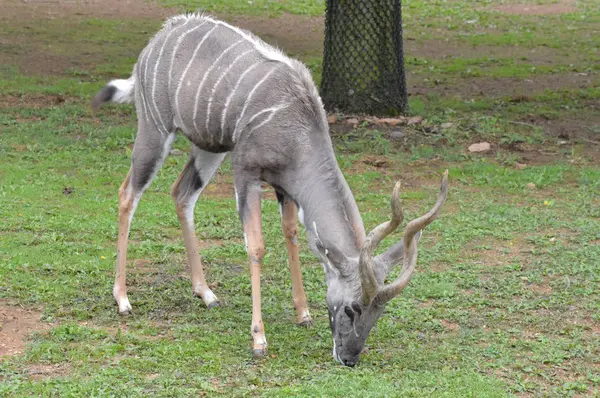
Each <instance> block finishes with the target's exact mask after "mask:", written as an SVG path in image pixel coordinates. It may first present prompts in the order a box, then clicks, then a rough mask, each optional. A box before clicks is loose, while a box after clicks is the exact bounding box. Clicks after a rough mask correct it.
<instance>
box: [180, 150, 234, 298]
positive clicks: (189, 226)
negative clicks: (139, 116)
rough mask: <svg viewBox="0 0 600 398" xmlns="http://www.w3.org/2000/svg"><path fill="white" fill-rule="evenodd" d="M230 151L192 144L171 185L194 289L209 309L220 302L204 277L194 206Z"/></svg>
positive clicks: (195, 293) (195, 294) (194, 292)
mask: <svg viewBox="0 0 600 398" xmlns="http://www.w3.org/2000/svg"><path fill="white" fill-rule="evenodd" d="M226 155H227V153H211V152H206V151H203V150H201V149H199V148H198V147H196V146H194V145H192V149H191V152H190V159H189V161H188V163H187V164H186V166H185V168H184V169H183V171H182V172H181V174H180V175H179V178H177V181H175V183H174V184H173V186H172V188H171V195H172V196H173V200H174V201H175V207H176V208H177V216H178V217H179V222H180V223H181V229H182V232H183V241H184V243H185V250H186V252H187V258H188V263H189V266H190V273H191V277H192V292H193V294H194V296H196V297H200V298H202V300H203V301H204V303H205V304H206V306H207V307H208V308H209V309H210V308H213V307H215V306H217V305H218V304H219V301H218V299H217V296H215V295H214V293H213V292H212V291H211V290H210V288H209V287H208V285H207V283H206V279H205V278H204V271H203V269H202V262H201V260H200V253H199V251H198V243H197V241H196V231H195V226H194V207H195V205H196V201H197V200H198V197H199V196H200V193H201V192H202V190H203V189H204V187H205V186H206V185H207V184H208V182H209V181H210V179H211V178H212V177H213V175H214V174H215V172H216V171H217V169H218V168H219V165H220V164H221V162H222V161H223V159H224V158H225V156H226Z"/></svg>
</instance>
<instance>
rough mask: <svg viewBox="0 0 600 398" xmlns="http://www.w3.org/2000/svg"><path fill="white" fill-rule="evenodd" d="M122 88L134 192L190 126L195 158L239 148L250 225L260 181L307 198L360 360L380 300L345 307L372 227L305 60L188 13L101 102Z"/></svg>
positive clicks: (312, 231) (330, 293)
mask: <svg viewBox="0 0 600 398" xmlns="http://www.w3.org/2000/svg"><path fill="white" fill-rule="evenodd" d="M128 84H130V85H129V86H128ZM118 86H119V87H125V89H123V90H120V91H119V90H117V92H116V93H115V96H120V97H119V98H126V97H127V95H131V93H128V92H127V90H133V91H134V94H135V95H134V96H133V97H134V98H135V106H136V110H137V114H138V135H137V138H136V143H135V147H134V150H133V154H132V168H131V181H132V182H131V183H132V186H133V189H136V195H137V194H139V195H141V192H143V190H144V189H145V188H146V187H147V186H148V184H149V182H147V181H145V176H150V177H152V176H153V175H154V174H155V173H156V171H157V170H158V168H159V167H160V164H161V163H162V161H163V159H164V156H165V155H166V153H168V146H169V145H170V141H171V140H172V138H168V137H170V136H172V135H173V134H174V133H175V132H181V133H182V134H184V135H185V136H186V137H187V138H188V139H189V140H190V141H191V143H192V145H193V147H195V148H196V150H195V151H194V150H193V151H192V154H191V159H190V164H191V165H193V164H196V163H194V162H195V156H196V155H194V153H200V152H201V151H200V152H199V150H202V151H206V152H213V153H223V152H229V153H230V155H231V163H232V167H233V172H234V176H235V177H234V180H235V185H236V192H238V194H239V195H240V198H238V206H239V209H238V210H239V212H240V217H241V218H242V222H243V221H244V217H245V215H244V212H245V211H246V209H245V205H244V203H245V200H246V195H247V192H249V191H250V190H251V187H252V186H253V185H256V184H258V183H260V182H261V181H264V182H267V183H269V184H271V185H273V186H274V187H276V189H277V190H278V191H280V192H281V193H282V194H285V195H287V196H289V197H290V198H291V199H293V200H294V201H295V202H296V203H297V204H298V205H299V207H300V208H301V209H302V211H303V212H304V224H305V226H306V229H307V234H308V241H309V244H310V246H311V248H312V250H313V252H314V253H315V254H316V255H317V256H318V257H319V258H320V259H321V260H322V261H323V263H324V268H325V273H326V282H327V285H328V290H327V303H328V308H329V312H330V319H331V318H332V317H333V321H332V332H333V334H334V341H335V347H336V348H335V349H334V351H335V352H334V357H335V358H336V360H338V361H340V362H342V363H344V364H346V365H350V366H353V365H354V364H356V363H357V362H358V358H359V355H360V352H361V350H362V348H363V346H364V343H365V340H366V338H367V336H368V334H369V332H370V330H371V328H372V327H373V325H374V324H375V322H376V321H377V319H378V318H379V316H380V315H381V313H382V311H383V306H376V305H373V306H372V307H369V308H362V310H361V313H360V315H359V314H356V316H354V318H353V319H350V318H349V316H348V313H349V312H348V311H344V310H342V309H344V308H345V307H346V306H348V307H350V308H352V306H353V304H354V305H356V303H357V302H359V298H360V280H359V275H358V257H359V254H360V250H361V247H362V244H363V242H364V240H365V230H364V226H363V222H362V219H361V216H360V214H359V211H358V207H357V205H356V203H355V201H354V198H353V196H352V193H351V191H350V188H349V187H348V184H347V182H346V180H345V179H344V177H343V175H342V172H341V171H340V168H339V166H338V164H337V161H336V158H335V155H334V152H333V147H332V143H331V139H330V137H329V132H328V125H327V120H326V114H325V111H324V109H323V105H322V103H321V99H320V97H319V95H318V92H317V89H316V87H315V85H314V83H313V81H312V78H311V76H310V73H309V71H308V70H307V69H306V67H305V66H304V65H303V64H302V63H300V62H299V61H296V60H293V59H290V58H288V57H286V56H285V55H283V54H282V53H281V52H279V50H277V49H275V48H273V47H271V46H269V45H267V44H266V43H264V42H263V41H262V40H260V39H259V38H257V37H256V36H254V35H252V34H250V33H248V32H245V31H242V30H240V29H237V28H234V27H232V26H230V25H227V24H225V23H223V22H220V21H217V20H214V19H212V18H210V17H207V16H204V15H200V14H191V15H181V16H177V17H174V18H171V19H169V20H168V21H167V22H166V23H165V24H164V26H163V28H162V30H160V31H159V32H158V33H157V34H156V35H155V36H154V37H153V38H152V39H151V40H150V42H149V44H148V45H147V46H146V48H145V49H144V50H143V51H142V53H141V54H140V57H139V59H138V61H137V63H136V65H135V67H134V70H133V75H132V77H131V78H130V79H129V80H128V81H125V80H119V81H113V82H110V83H109V84H108V86H107V87H108V88H105V89H103V91H101V92H100V94H99V95H98V96H97V97H96V103H95V104H96V105H97V102H102V101H111V100H114V98H112V97H111V98H108V97H109V96H108V93H109V92H113V91H114V90H113V87H118ZM128 87H129V88H128ZM121 91H122V92H121ZM220 160H221V159H216V160H215V162H214V165H213V166H211V170H212V169H213V168H214V169H216V167H217V166H218V162H220ZM190 167H191V166H190ZM190 170H192V171H193V169H190ZM198 172H199V173H201V172H202V171H201V170H198ZM186 178H188V179H189V180H190V181H198V180H195V179H194V178H192V177H191V176H190V177H186ZM200 181H202V183H203V184H204V185H206V184H207V183H208V181H206V180H205V179H204V178H202V179H201V180H200ZM191 183H192V182H190V184H191ZM136 184H137V185H136ZM188 196H191V193H190V194H189V195H188ZM194 203H195V202H194ZM398 247H400V248H401V247H402V245H401V244H400V246H397V247H396V249H394V250H393V252H390V253H388V254H385V253H384V254H385V258H384V259H385V261H382V264H383V263H385V270H386V273H387V269H388V268H391V267H392V266H393V265H395V263H397V262H399V261H401V260H402V256H401V250H400V251H399V249H398ZM376 260H377V259H376ZM392 262H394V264H392ZM384 277H385V275H379V278H378V279H381V280H383V278H384ZM355 308H356V307H355ZM349 329H352V333H350V334H349V335H348V334H347V332H348V331H349Z"/></svg>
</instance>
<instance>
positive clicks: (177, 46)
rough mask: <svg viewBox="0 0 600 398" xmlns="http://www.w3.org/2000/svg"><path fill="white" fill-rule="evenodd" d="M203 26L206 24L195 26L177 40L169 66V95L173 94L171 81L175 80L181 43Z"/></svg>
mask: <svg viewBox="0 0 600 398" xmlns="http://www.w3.org/2000/svg"><path fill="white" fill-rule="evenodd" d="M190 20H191V19H188V21H190ZM182 26H183V25H182ZM201 26H204V24H203V23H201V24H200V25H198V26H194V27H193V28H192V29H189V30H187V31H185V32H183V34H182V35H181V36H179V37H178V38H177V42H176V43H175V47H174V48H173V53H172V54H171V63H170V64H169V82H168V84H167V87H168V90H169V93H170V92H171V81H172V80H173V63H174V61H175V55H176V54H177V50H178V49H179V46H180V45H181V42H182V41H183V39H185V37H186V36H187V35H189V34H190V33H192V32H193V31H194V30H196V29H198V28H199V27H201Z"/></svg>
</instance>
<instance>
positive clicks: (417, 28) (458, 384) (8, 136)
mask: <svg viewBox="0 0 600 398" xmlns="http://www.w3.org/2000/svg"><path fill="white" fill-rule="evenodd" d="M502 3H508V2H502ZM513 3H514V2H513ZM536 3H547V2H539V1H538V2H536ZM165 4H167V2H166V1H165ZM168 4H172V5H173V4H175V3H173V2H171V3H168ZM186 4H187V5H188V6H189V7H190V8H192V7H195V6H197V5H198V6H202V5H204V6H212V7H213V8H212V9H210V11H213V12H217V13H227V12H235V13H236V14H237V13H246V14H249V15H252V16H256V15H259V14H260V15H265V14H268V15H271V16H277V15H280V14H281V13H282V12H293V13H297V14H301V15H319V14H320V13H322V3H319V2H315V3H309V2H302V3H301V2H255V3H253V4H249V3H248V2H226V1H222V2H211V3H210V4H209V3H208V2H200V1H197V2H195V3H193V4H191V3H189V2H186ZM496 4H499V2H491V1H485V2H475V1H470V0H460V1H451V2H445V1H427V2H425V1H414V2H406V3H405V4H404V10H405V14H404V16H405V24H406V25H405V28H406V35H407V36H406V37H407V38H408V39H409V40H412V39H414V40H416V41H418V42H423V43H425V42H430V43H434V42H435V43H438V45H439V44H440V43H441V44H443V43H444V42H443V41H439V42H438V41H437V40H439V39H440V38H441V37H443V38H444V39H445V38H448V39H449V42H451V43H452V45H457V46H458V47H459V48H464V47H461V46H472V47H473V49H472V51H473V53H472V55H469V56H456V55H451V56H448V57H439V56H435V54H434V55H431V56H425V55H424V56H419V57H415V58H407V68H408V70H409V71H410V72H411V73H412V75H411V76H412V78H414V76H416V77H417V78H422V79H424V78H428V79H429V81H430V83H429V85H430V86H429V87H430V88H432V91H431V92H429V93H427V94H425V95H413V96H411V97H410V108H411V113H412V114H419V115H422V116H424V117H425V121H424V122H423V123H422V124H421V125H417V126H414V127H406V128H403V131H404V132H405V139H404V140H403V141H391V140H389V139H388V134H387V131H378V130H373V127H370V126H363V127H361V128H360V129H357V130H354V131H352V132H350V133H348V134H346V135H344V136H335V137H334V143H335V146H336V152H337V156H338V161H339V163H340V165H341V167H342V170H343V172H344V174H345V176H346V178H347V180H348V182H349V184H350V186H351V188H352V190H353V192H354V193H355V198H356V200H357V202H358V205H359V208H360V210H361V214H362V215H363V219H364V222H365V225H366V227H367V229H371V228H373V227H374V226H376V225H378V224H379V223H381V222H382V221H384V220H386V219H387V217H389V211H388V206H389V195H390V193H391V188H392V187H393V184H394V182H395V181H396V180H397V179H403V180H404V181H405V184H404V189H403V192H402V198H403V202H404V207H405V209H406V213H407V214H406V217H407V218H413V217H415V216H417V215H419V214H421V213H423V212H424V211H426V210H427V209H428V208H429V207H430V206H431V205H432V203H433V201H434V200H435V195H436V191H437V188H438V184H439V175H440V173H441V172H442V171H443V170H444V169H445V168H448V169H450V181H451V189H450V195H449V199H448V202H447V204H446V206H445V208H444V212H443V215H442V216H441V218H440V219H439V220H437V221H436V222H435V223H434V224H432V225H431V226H430V227H428V229H427V231H426V233H425V234H424V236H423V239H422V241H421V244H420V246H421V250H420V253H419V263H418V272H417V274H416V275H415V278H414V279H413V280H412V281H411V283H410V285H409V287H408V288H407V289H406V290H405V291H404V292H403V293H402V295H401V297H399V298H397V299H395V300H394V301H392V302H391V303H390V305H389V306H388V308H387V309H386V312H385V314H384V316H383V317H382V318H381V320H380V322H379V323H378V325H377V327H376V328H375V330H374V331H373V333H372V335H371V336H370V338H369V340H368V342H367V345H368V346H369V351H368V352H367V353H365V354H364V356H363V359H362V361H361V364H360V365H359V366H358V367H356V368H354V369H346V368H343V367H341V366H339V365H336V364H335V363H334V362H333V360H332V358H331V349H332V347H331V332H330V330H329V326H328V322H327V308H326V305H325V291H326V287H325V283H324V276H323V272H322V268H321V266H320V264H318V262H317V261H316V259H315V258H314V256H313V254H312V253H311V252H310V250H309V249H308V248H307V244H306V241H305V236H304V232H302V233H301V239H300V241H301V248H302V251H301V263H302V272H303V276H304V281H305V287H306V290H307V294H308V297H309V302H310V310H311V313H312V314H313V316H314V319H315V326H314V327H313V328H310V329H304V328H299V327H297V326H295V325H294V324H293V322H294V319H295V314H294V310H293V308H292V305H291V282H290V277H289V271H288V269H287V254H286V252H285V245H284V240H283V237H282V236H281V228H280V224H279V213H278V209H277V205H276V203H275V201H274V200H270V199H267V200H265V201H264V205H263V209H264V215H263V228H264V235H265V241H266V245H267V254H266V257H265V261H264V266H263V273H262V291H263V294H262V295H263V301H262V304H263V317H264V321H265V327H266V333H267V339H268V341H269V353H270V356H269V357H268V358H265V359H264V360H259V361H255V360H252V359H251V353H250V344H251V339H250V334H249V326H250V308H251V306H250V288H251V287H250V278H249V272H248V269H247V266H246V264H247V259H246V253H245V249H244V243H243V235H242V232H241V229H240V222H239V220H238V217H237V214H236V211H235V201H234V198H233V197H232V196H231V195H229V196H228V195H223V194H219V193H218V192H217V190H216V189H217V188H218V187H221V188H222V187H223V186H229V188H231V181H232V175H231V167H230V165H229V164H228V162H226V163H225V164H224V165H223V167H222V168H221V170H220V172H219V174H218V175H217V177H216V183H214V184H213V185H212V186H209V187H208V188H207V191H206V194H203V196H202V198H201V200H200V201H199V203H198V206H197V208H196V218H197V221H196V229H197V232H198V235H199V238H200V239H201V240H205V241H208V242H213V243H214V244H212V245H209V246H208V247H206V248H204V249H203V250H202V251H201V255H202V258H203V261H204V264H205V269H206V273H207V279H208V281H209V283H216V286H215V287H214V290H215V292H216V294H217V295H218V296H219V298H220V299H221V300H222V301H223V304H224V305H223V306H222V307H220V308H218V309H215V310H212V311H207V310H206V308H205V307H204V305H203V304H202V302H201V300H198V299H195V298H193V297H192V295H191V286H190V280H189V276H188V272H187V269H186V267H187V265H186V263H187V261H186V256H185V249H184V246H183V241H182V239H181V236H180V229H179V222H178V220H177V216H176V214H175V210H174V206H173V203H172V200H171V197H170V195H169V189H170V185H171V183H172V182H173V181H174V180H175V179H176V178H177V175H178V173H179V172H180V171H181V170H182V169H183V167H184V164H185V162H186V160H187V157H186V156H170V157H169V158H168V159H167V161H166V162H165V165H164V167H163V169H162V170H161V172H160V173H159V175H158V176H157V178H156V180H155V181H154V182H153V184H152V185H151V187H150V188H149V189H148V191H147V192H146V194H145V195H144V197H143V199H142V201H141V203H140V206H139V208H138V210H137V212H136V215H135V218H134V221H133V224H132V231H131V235H130V237H131V243H130V246H129V253H128V257H129V260H130V261H129V263H128V286H129V294H130V299H131V301H132V304H133V307H134V313H135V315H133V316H131V317H129V318H126V319H124V318H120V317H118V316H117V315H116V309H115V306H114V303H113V300H112V293H111V291H112V280H113V270H114V262H115V239H116V235H117V198H116V192H117V189H118V187H119V185H120V184H121V182H122V180H123V178H124V177H125V175H126V173H127V170H128V167H129V155H130V153H131V147H132V145H133V142H134V139H135V115H134V113H133V108H132V107H131V106H113V107H106V108H103V110H102V111H101V112H100V113H99V114H98V115H96V116H94V115H91V113H90V111H89V109H88V101H89V98H90V97H91V95H93V94H94V93H95V91H96V90H97V89H98V88H99V87H101V86H102V85H103V84H104V82H105V81H106V80H108V79H110V78H114V77H116V76H126V75H127V74H128V73H129V71H130V70H131V66H132V65H133V63H134V62H135V59H136V57H137V54H138V52H139V51H140V49H141V48H143V46H144V44H145V43H146V42H147V40H148V38H149V36H150V35H151V34H152V32H153V31H154V30H155V29H156V27H158V26H159V25H160V23H161V21H158V20H131V21H124V20H119V19H96V18H88V17H85V18H81V19H77V18H74V19H72V20H69V21H63V20H60V19H59V20H52V19H44V20H40V21H36V22H35V23H31V22H30V23H21V22H15V23H11V24H8V23H4V24H3V25H1V26H0V27H1V28H2V32H3V33H5V37H6V38H7V41H8V42H11V40H12V39H14V40H15V42H17V41H18V40H21V41H23V40H25V39H27V40H25V41H26V42H27V43H28V44H27V45H26V46H20V45H15V46H10V45H9V46H6V47H3V48H2V49H1V51H3V53H5V54H11V56H13V57H15V56H16V57H17V58H10V59H18V57H20V56H24V55H25V54H26V53H27V51H34V50H41V51H44V52H46V53H48V54H53V55H55V56H60V57H62V58H61V59H62V60H63V61H64V62H65V65H68V67H66V68H65V70H64V72H62V73H58V74H54V75H39V74H35V73H28V72H26V71H25V70H26V68H23V67H22V68H20V67H19V65H20V64H19V63H18V62H15V63H10V62H9V63H7V64H6V65H2V66H0V92H1V93H2V94H1V95H0V108H1V112H0V304H1V303H4V302H5V301H4V300H6V301H7V302H12V303H16V304H18V305H21V306H24V307H26V308H30V307H32V308H41V310H42V318H41V321H42V322H43V323H46V324H47V325H48V326H49V329H48V330H47V331H43V332H38V333H34V334H33V335H32V336H30V337H29V338H28V340H27V347H26V350H25V352H24V353H22V354H19V355H15V356H11V357H8V358H6V359H3V360H2V361H1V362H0V395H1V396H5V395H6V396H48V395H51V396H82V395H90V396H148V395H157V396H188V395H189V396H198V395H202V394H205V395H208V396H354V395H358V394H360V395H364V396H373V397H376V396H409V397H410V396H414V397H421V396H433V397H463V396H464V397H469V396H472V397H496V396H498V397H500V396H511V395H517V394H520V393H523V394H525V395H526V396H557V397H559V396H560V397H563V396H574V395H577V394H579V396H598V395H599V394H600V368H599V367H598V363H599V361H600V349H599V346H598V338H600V335H599V330H600V304H599V302H598V299H597V296H598V285H599V283H600V276H599V275H600V272H599V263H598V258H600V244H599V242H600V232H599V231H600V212H599V209H600V195H599V192H600V169H599V167H598V157H597V156H598V153H597V152H594V151H593V148H594V145H593V144H588V145H583V144H582V142H579V141H577V137H574V138H572V139H571V140H569V142H568V144H564V145H559V144H558V143H557V137H556V134H555V131H554V130H552V128H553V127H552V126H553V125H554V124H560V123H563V124H569V123H579V124H577V126H578V128H581V129H587V130H589V131H591V132H596V137H597V133H600V129H599V128H598V125H597V119H594V117H595V116H594V112H595V109H596V110H597V108H594V104H595V102H597V100H598V98H599V91H598V88H597V85H596V84H594V83H593V82H597V71H598V69H597V63H595V62H596V61H597V60H598V58H597V57H598V50H597V48H598V43H597V39H596V38H595V37H593V36H591V35H590V34H588V33H590V31H589V29H590V27H597V26H598V23H599V20H598V17H599V16H598V10H597V9H595V8H594V7H593V5H594V3H593V2H592V1H581V2H578V5H579V7H580V11H578V12H577V13H575V14H566V15H557V16H546V17H535V16H506V15H504V14H500V13H497V12H492V11H490V10H489V9H490V8H491V7H492V6H494V5H496ZM473 19H477V21H478V22H476V23H470V22H468V21H470V20H473ZM491 25H494V27H491ZM513 26H517V27H519V28H518V29H512V27H513ZM509 28H510V30H509ZM534 28H535V29H534ZM532 29H533V30H532ZM478 32H479V33H478ZM532 32H533V33H532ZM456 43H458V44H456ZM515 43H518V44H520V45H521V46H522V47H523V48H526V49H531V48H535V47H536V46H538V45H540V44H543V43H545V44H546V45H547V48H551V49H552V51H555V52H553V53H551V54H550V55H549V56H556V62H555V63H554V64H553V65H545V64H544V65H539V64H538V61H537V60H536V59H522V58H519V57H512V56H510V55H508V54H505V53H503V52H502V51H504V50H505V49H506V46H508V45H512V44H515ZM50 44H51V45H50ZM480 46H483V47H480ZM478 47H480V48H483V49H484V50H485V51H484V53H482V52H478V50H477V48H478ZM469 48H470V47H469ZM494 49H498V51H496V52H494V54H491V55H489V54H487V53H485V52H488V51H493V50H494ZM82 52H83V53H82ZM568 53H573V54H576V56H577V62H574V63H573V64H574V65H570V64H569V63H566V62H564V58H562V57H563V56H564V54H568ZM470 54H471V53H470ZM503 54H504V55H503ZM304 60H305V62H306V63H307V64H308V66H309V67H310V68H311V70H312V71H313V73H314V75H315V79H316V80H318V79H319V76H320V58H319V54H307V55H306V57H305V58H304ZM21 66H22V65H21ZM432 66H433V68H430V67H432ZM532 66H535V67H536V68H535V70H533V69H532ZM469 69H470V70H471V72H470V73H466V71H467V70H469ZM574 73H588V74H589V77H590V79H591V81H592V84H589V85H587V86H586V87H582V88H579V87H572V86H568V87H564V88H549V89H547V90H539V91H537V92H535V93H527V95H526V96H525V97H519V98H516V97H514V96H512V94H506V95H499V96H494V97H490V96H489V95H486V94H485V93H483V94H479V95H474V96H472V97H471V98H467V97H465V96H462V95H459V93H456V92H453V91H450V92H445V91H435V87H438V86H451V84H456V85H460V84H461V83H462V82H464V83H465V84H466V83H468V82H469V81H470V79H472V78H473V76H472V75H476V74H478V75H479V76H480V77H479V78H480V79H483V78H489V77H494V78H498V79H503V78H510V79H524V78H527V79H536V78H539V77H540V76H546V75H552V76H569V75H570V74H574ZM531 115H533V116H534V117H536V118H542V119H543V120H548V121H549V123H547V124H543V123H538V124H535V125H534V124H532V123H529V122H523V120H528V119H527V118H528V117H531ZM448 123H450V125H447V126H446V127H442V126H443V125H444V124H448ZM595 139H597V138H595ZM479 140H488V141H490V142H492V143H493V144H494V148H495V150H494V152H493V153H492V154H489V155H486V156H481V155H473V154H469V153H468V152H467V151H466V150H465V148H466V147H467V146H468V145H469V144H470V143H473V142H476V141H479ZM187 146H188V144H187V143H186V142H185V140H184V139H182V138H180V139H178V140H177V141H176V143H175V147H176V148H178V149H180V150H183V151H185V150H186V149H187ZM373 158H376V159H377V160H379V161H383V162H385V165H384V166H383V167H375V166H372V165H370V164H372V160H373ZM369 163H370V164H369ZM517 163H526V164H527V167H526V168H525V169H523V170H521V169H518V168H516V167H515V165H516V164H517ZM531 184H534V186H535V187H534V188H532V186H531ZM65 188H69V189H67V190H65ZM65 192H66V193H65ZM69 192H71V193H69ZM399 237H400V234H399V233H397V234H395V235H394V236H393V237H390V238H388V239H386V240H385V241H384V242H383V245H384V246H385V245H389V244H391V243H392V242H393V241H395V240H397V239H399ZM1 327H2V325H0V328H1ZM51 365H52V366H54V365H56V366H58V368H60V369H62V371H61V372H59V373H56V374H50V375H47V376H43V377H34V375H33V372H32V369H33V368H34V367H36V366H51Z"/></svg>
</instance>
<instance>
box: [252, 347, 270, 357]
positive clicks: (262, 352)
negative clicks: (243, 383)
mask: <svg viewBox="0 0 600 398" xmlns="http://www.w3.org/2000/svg"><path fill="white" fill-rule="evenodd" d="M266 356H267V347H264V348H255V349H253V350H252V357H253V358H254V359H260V358H264V357H266Z"/></svg>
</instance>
